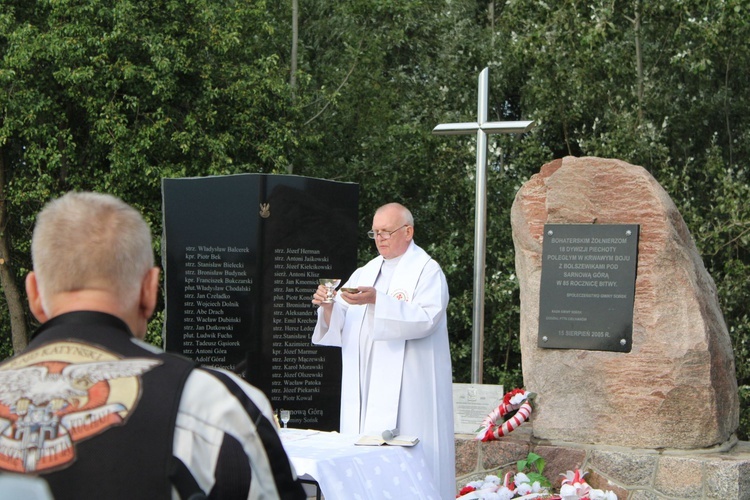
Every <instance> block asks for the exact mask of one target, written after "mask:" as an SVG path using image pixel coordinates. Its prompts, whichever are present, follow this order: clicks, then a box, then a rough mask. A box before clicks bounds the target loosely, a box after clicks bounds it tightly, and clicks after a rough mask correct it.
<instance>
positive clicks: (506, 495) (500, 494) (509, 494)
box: [494, 486, 513, 500]
mask: <svg viewBox="0 0 750 500" xmlns="http://www.w3.org/2000/svg"><path fill="white" fill-rule="evenodd" d="M495 495H496V496H495V497H494V498H497V500H510V499H511V498H513V491H511V490H509V489H508V488H507V487H505V486H502V487H500V489H499V490H497V493H496V494H495Z"/></svg>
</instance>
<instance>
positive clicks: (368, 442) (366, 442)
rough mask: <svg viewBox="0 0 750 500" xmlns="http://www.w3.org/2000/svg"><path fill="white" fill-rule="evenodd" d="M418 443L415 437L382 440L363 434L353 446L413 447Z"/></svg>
mask: <svg viewBox="0 0 750 500" xmlns="http://www.w3.org/2000/svg"><path fill="white" fill-rule="evenodd" d="M418 442H419V438H418V437H416V436H402V435H400V434H399V435H398V436H396V437H394V438H392V439H383V436H377V435H374V434H365V435H362V436H360V437H359V439H358V440H357V442H356V443H354V444H356V445H358V446H381V445H384V444H387V445H390V446H414V445H415V444H417V443H418Z"/></svg>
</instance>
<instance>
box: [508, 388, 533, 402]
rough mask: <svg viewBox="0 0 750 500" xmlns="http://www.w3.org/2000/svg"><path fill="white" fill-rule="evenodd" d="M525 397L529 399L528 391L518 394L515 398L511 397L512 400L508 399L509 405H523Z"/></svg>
mask: <svg viewBox="0 0 750 500" xmlns="http://www.w3.org/2000/svg"><path fill="white" fill-rule="evenodd" d="M527 397H529V393H528V391H524V392H522V393H520V392H519V393H518V394H516V395H515V396H513V397H512V398H510V404H512V405H520V404H521V403H523V402H524V401H526V398H527Z"/></svg>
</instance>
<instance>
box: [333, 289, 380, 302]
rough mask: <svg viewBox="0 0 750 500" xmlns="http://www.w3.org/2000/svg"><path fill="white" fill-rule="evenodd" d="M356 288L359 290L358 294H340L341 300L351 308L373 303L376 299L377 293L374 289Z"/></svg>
mask: <svg viewBox="0 0 750 500" xmlns="http://www.w3.org/2000/svg"><path fill="white" fill-rule="evenodd" d="M357 288H358V289H359V293H348V292H343V293H342V294H341V298H342V299H344V300H345V301H347V302H348V303H349V304H351V305H353V306H361V305H364V304H374V303H375V299H376V298H377V292H376V291H375V287H372V286H360V287H357Z"/></svg>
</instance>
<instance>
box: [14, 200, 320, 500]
mask: <svg viewBox="0 0 750 500" xmlns="http://www.w3.org/2000/svg"><path fill="white" fill-rule="evenodd" d="M32 258H33V262H34V270H33V272H31V273H29V275H28V276H27V278H26V292H27V294H28V299H29V306H30V309H31V312H32V314H33V315H34V316H35V317H36V318H37V319H38V320H39V321H40V322H41V323H42V325H41V327H40V328H39V329H38V330H37V331H36V332H35V334H34V336H33V337H32V340H31V342H30V344H29V347H28V349H27V350H26V351H24V352H23V353H20V354H18V355H17V356H15V357H13V358H12V359H10V360H8V361H6V362H5V363H3V364H2V365H0V471H6V472H15V473H21V474H33V475H38V476H40V477H42V478H44V479H45V480H46V481H47V483H48V484H49V487H50V489H51V491H52V494H53V495H54V497H55V498H56V499H65V498H71V499H73V498H107V499H119V498H122V499H125V498H128V499H132V498H154V499H157V498H164V499H166V498H177V497H182V498H206V497H208V498H222V499H224V498H248V499H256V498H257V499H260V498H285V499H286V498H289V499H304V498H305V494H304V490H303V488H302V486H301V484H300V482H299V481H298V479H297V477H296V474H295V472H294V469H293V467H292V466H291V463H290V461H289V458H288V456H287V455H286V453H285V451H284V449H283V447H282V444H281V441H280V439H279V435H278V433H277V431H276V427H275V425H274V424H273V410H272V408H271V405H270V403H269V401H268V399H267V398H266V397H265V396H264V395H263V393H262V392H260V391H259V390H258V389H257V388H255V387H252V386H250V385H249V384H247V383H246V382H244V381H243V380H241V379H240V378H239V377H237V376H235V375H233V374H231V373H228V372H225V371H221V370H209V369H203V368H196V367H195V366H194V364H193V362H192V361H189V360H187V359H183V358H181V357H179V356H174V355H171V354H167V353H164V352H163V351H161V350H159V349H156V348H155V347H153V346H151V345H149V344H147V343H145V342H143V340H142V339H143V338H144V336H145V334H146V328H147V324H148V320H149V318H150V317H151V314H152V313H153V312H154V309H155V307H156V303H157V295H158V290H159V269H158V268H157V267H154V259H153V251H152V247H151V232H150V229H149V227H148V226H147V224H146V222H145V221H144V220H143V218H142V217H141V215H140V214H139V213H138V212H137V211H136V210H134V209H133V208H132V207H130V206H128V205H127V204H125V203H124V202H122V201H121V200H119V199H117V198H115V197H113V196H109V195H103V194H96V193H68V194H66V195H64V196H62V197H61V198H58V199H57V200H54V201H52V202H50V203H49V204H48V205H47V206H46V207H45V208H44V209H43V210H42V212H41V213H40V214H39V215H38V217H37V222H36V227H35V229H34V236H33V241H32Z"/></svg>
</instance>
